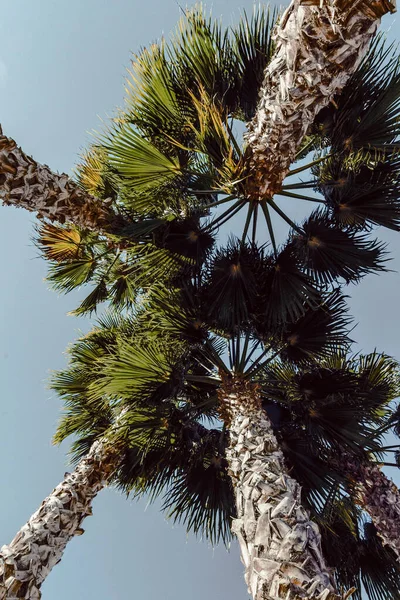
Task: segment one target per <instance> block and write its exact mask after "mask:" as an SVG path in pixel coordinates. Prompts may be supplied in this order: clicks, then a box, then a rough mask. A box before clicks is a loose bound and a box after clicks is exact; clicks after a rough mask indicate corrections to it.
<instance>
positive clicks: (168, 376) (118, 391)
mask: <svg viewBox="0 0 400 600" xmlns="http://www.w3.org/2000/svg"><path fill="white" fill-rule="evenodd" d="M183 351H184V348H183V347H182V345H181V344H179V343H176V342H175V344H174V345H173V347H172V344H170V345H166V344H165V342H163V340H157V341H155V340H153V341H151V342H149V343H146V342H145V340H134V339H133V340H128V339H123V338H119V339H117V347H116V349H115V350H114V352H113V353H112V354H108V355H106V356H104V358H103V359H102V361H100V363H99V364H98V365H97V375H98V378H97V379H96V380H94V381H91V382H90V384H89V386H88V395H89V396H90V399H91V401H93V402H96V401H97V400H101V399H102V398H107V397H109V398H114V399H116V400H121V399H122V400H125V401H128V402H133V401H135V400H138V401H144V400H145V399H153V400H154V399H155V398H156V397H159V396H161V397H168V396H169V395H171V396H174V395H175V394H176V392H177V390H178V389H179V386H180V385H181V379H182V374H181V373H180V371H179V368H177V363H179V359H180V357H181V355H182V352H183Z"/></svg>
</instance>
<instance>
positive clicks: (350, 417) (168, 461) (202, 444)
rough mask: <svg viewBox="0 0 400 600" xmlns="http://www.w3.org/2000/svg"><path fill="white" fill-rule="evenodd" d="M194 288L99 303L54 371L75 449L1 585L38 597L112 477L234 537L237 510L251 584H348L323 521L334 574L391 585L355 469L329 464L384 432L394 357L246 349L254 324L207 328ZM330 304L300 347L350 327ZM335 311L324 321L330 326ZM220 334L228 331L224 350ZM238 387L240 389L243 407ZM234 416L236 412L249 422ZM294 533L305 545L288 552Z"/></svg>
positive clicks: (387, 559) (288, 592)
mask: <svg viewBox="0 0 400 600" xmlns="http://www.w3.org/2000/svg"><path fill="white" fill-rule="evenodd" d="M185 296H186V301H185V302H183V303H181V305H179V304H177V303H176V302H175V301H171V299H170V298H168V295H163V294H162V298H161V302H160V297H158V300H157V307H155V306H153V307H152V308H151V309H150V308H149V307H147V309H146V310H145V311H144V312H143V313H142V314H141V315H139V318H138V316H136V317H132V316H131V317H129V318H127V319H123V318H121V317H117V316H116V317H112V318H111V317H108V318H104V319H103V320H102V322H101V326H100V328H97V329H95V330H94V331H92V332H91V333H90V334H88V335H87V336H85V337H84V338H83V339H81V340H79V341H78V342H77V343H76V344H75V345H74V346H73V347H72V349H71V350H70V353H71V363H70V366H69V368H68V369H67V370H66V371H64V372H61V373H60V374H58V375H57V376H56V378H55V380H54V384H53V386H54V388H55V389H56V390H57V391H58V392H59V393H61V395H62V396H63V397H64V399H65V401H66V413H65V416H64V418H63V420H62V422H61V424H60V426H59V430H58V433H57V436H56V441H62V440H63V439H65V437H67V436H69V435H71V434H75V435H77V436H78V439H77V441H76V442H75V443H74V445H73V451H74V455H75V458H76V459H78V460H79V461H80V462H78V466H77V467H76V469H75V470H74V472H73V473H72V474H71V475H69V474H68V475H66V478H65V479H64V481H63V482H62V483H61V484H60V485H59V486H58V487H57V488H56V489H55V490H54V492H53V493H52V494H51V495H50V496H49V497H48V498H47V499H46V500H45V501H44V502H43V503H42V505H41V507H40V508H39V510H38V511H37V512H36V513H35V514H34V515H33V516H32V517H31V519H30V520H29V522H28V523H27V525H25V526H24V527H23V528H22V530H21V531H20V532H19V534H18V535H17V536H16V538H15V540H14V541H13V542H12V543H11V544H10V545H9V546H8V547H3V549H2V551H1V554H0V556H1V558H2V559H3V560H4V565H3V572H2V573H1V571H0V573H1V574H2V575H3V577H4V580H3V587H1V586H0V593H1V592H2V593H3V597H4V598H5V599H6V598H12V597H14V598H15V597H17V598H35V597H40V592H39V589H40V585H41V583H42V582H43V580H44V578H45V577H46V576H47V574H48V573H49V571H50V569H51V568H52V567H53V566H54V565H55V564H56V563H57V562H58V561H59V560H60V559H61V556H62V553H63V550H64V549H65V546H66V544H67V543H68V541H69V540H70V539H71V538H72V536H73V535H78V534H81V533H83V530H82V529H81V524H82V520H83V519H84V518H85V517H86V516H87V515H88V514H91V501H92V499H93V497H94V496H95V495H96V494H97V493H98V492H99V491H100V489H101V488H102V487H103V486H104V485H105V484H106V483H110V484H112V483H116V484H118V485H120V486H122V487H123V489H124V490H126V491H131V492H132V491H133V492H134V493H136V494H140V493H145V492H146V493H150V494H151V495H152V497H155V496H157V495H159V494H160V493H163V492H164V494H165V502H164V506H165V508H166V509H167V510H168V511H169V512H170V514H172V516H173V517H175V518H177V519H178V520H184V521H185V522H186V523H187V526H188V528H189V529H194V531H197V532H199V531H204V532H205V533H206V534H207V535H208V536H209V537H210V538H211V540H212V541H213V542H215V541H217V540H218V539H219V538H220V537H222V539H224V540H226V541H227V540H228V539H229V528H230V524H231V517H232V516H234V517H235V519H234V525H233V531H234V532H235V533H236V534H237V535H238V537H239V540H240V542H241V546H242V552H243V557H244V558H245V559H246V557H247V558H248V561H247V565H246V566H247V580H248V584H249V586H250V588H252V587H253V586H255V585H258V586H259V588H260V589H259V591H258V592H254V596H255V597H260V598H262V597H266V598H267V597H271V595H272V596H273V595H274V594H275V595H278V596H277V597H279V595H280V596H281V597H286V596H287V597H289V598H291V597H293V598H295V597H298V594H299V593H301V592H300V590H301V588H302V587H303V589H306V590H307V593H308V597H318V596H319V594H320V593H321V592H322V591H323V590H326V593H327V594H328V597H329V595H330V596H331V597H335V596H337V597H340V594H339V593H338V592H334V590H335V584H334V580H333V573H332V572H331V571H329V570H328V569H327V568H326V565H325V561H324V558H323V557H322V549H321V539H320V534H319V531H318V526H317V522H318V523H320V525H322V541H323V546H324V550H325V554H326V555H327V556H328V558H329V560H332V561H335V562H334V563H333V564H335V566H337V571H336V584H337V585H338V586H340V585H341V586H346V588H347V589H349V588H351V587H353V586H356V587H358V585H359V583H360V578H361V579H362V581H363V583H364V585H367V586H370V588H371V590H372V591H371V594H373V593H376V592H377V590H378V593H382V594H383V593H384V594H386V596H385V597H386V598H393V599H394V598H395V597H396V595H395V594H396V593H397V589H398V585H399V583H400V573H399V569H398V567H396V566H395V565H396V563H395V558H394V556H393V555H392V554H390V552H388V551H385V550H384V549H383V548H382V547H381V545H380V542H379V540H378V539H377V538H376V535H372V537H371V536H370V537H369V538H368V539H367V538H366V539H364V538H363V537H361V534H360V533H359V528H360V527H361V523H362V521H361V520H360V515H359V514H358V512H357V509H356V508H355V506H354V504H353V503H351V502H350V504H348V505H346V506H345V505H343V503H345V502H347V503H348V502H349V501H350V499H351V498H352V496H351V494H350V496H349V491H348V490H349V489H351V486H350V488H346V485H347V480H346V478H343V474H342V473H341V471H340V470H339V469H335V468H332V465H331V464H330V461H331V453H332V451H335V452H336V450H337V449H341V450H342V451H343V450H346V451H347V452H348V453H351V454H352V456H354V457H358V456H359V455H360V452H361V453H364V452H365V451H368V450H369V451H371V452H378V451H379V449H380V444H379V436H378V438H377V439H375V438H374V439H371V432H372V431H373V426H374V425H376V424H378V423H379V424H380V425H381V426H382V424H383V423H386V422H387V421H388V420H389V418H390V416H391V411H390V409H389V406H388V404H389V402H390V400H391V398H392V397H393V395H394V394H395V391H396V390H395V386H396V382H395V380H394V371H393V370H394V368H395V365H394V363H393V361H390V360H389V359H388V358H387V357H384V356H383V357H380V356H376V355H372V356H370V357H365V358H363V359H362V360H360V361H356V360H349V359H346V358H345V357H344V356H343V355H339V356H337V357H332V358H326V359H322V364H323V366H321V362H319V363H318V364H317V365H315V364H312V363H310V364H309V365H308V366H307V365H306V364H302V361H300V363H296V361H295V362H293V361H290V362H288V361H287V360H285V361H284V362H282V361H281V360H278V361H277V359H274V358H273V357H274V355H275V354H276V353H275V352H273V351H272V352H270V356H269V357H268V356H267V354H266V353H264V356H263V355H262V354H260V355H259V357H258V358H256V359H255V360H252V358H251V355H252V356H253V357H254V351H253V353H252V350H254V342H255V340H252V339H251V338H250V339H248V340H247V349H246V342H245V340H242V346H241V351H240V352H239V353H236V354H234V352H235V348H236V350H237V349H239V347H238V342H239V337H237V338H236V339H234V338H233V339H230V340H226V338H225V337H224V338H217V337H215V335H210V334H209V333H207V328H206V325H205V323H204V321H202V320H200V319H201V317H202V316H204V313H203V314H202V313H201V311H200V312H198V311H199V304H198V303H197V306H196V303H195V298H193V297H192V298H190V297H189V296H188V294H187V293H186V294H185ZM198 297H199V295H198V294H196V298H198ZM182 306H183V309H182ZM196 308H197V310H195V309H196ZM334 308H335V307H330V308H328V307H326V310H324V311H321V312H320V313H319V315H318V313H317V314H316V319H317V320H319V321H320V327H319V330H318V335H317V336H316V335H315V332H311V331H310V329H309V327H308V328H307V330H308V332H309V335H308V336H303V343H302V344H301V346H300V347H299V348H298V352H300V353H301V352H303V353H305V354H306V353H307V351H308V349H309V348H310V347H311V346H313V347H314V352H315V354H316V355H317V354H319V355H320V356H324V355H325V354H326V352H327V351H328V350H329V348H330V347H332V345H335V344H336V343H337V341H338V340H340V337H341V335H342V333H341V330H342V326H343V322H342V319H341V318H339V319H337V315H336V314H335V309H334ZM336 308H338V307H336ZM148 311H149V312H148ZM337 313H339V314H340V311H339V310H338V311H337ZM327 314H328V315H329V318H328V320H330V327H326V326H325V328H324V326H323V324H322V323H323V322H325V325H326V323H327ZM335 321H336V327H333V323H334V322H335ZM143 327H144V329H143ZM298 327H299V328H301V324H300V323H299V324H298ZM303 327H304V319H303ZM323 330H325V333H326V335H325V339H322V337H321V332H322V331H323ZM280 339H281V338H280V337H279V344H280ZM243 341H244V342H245V344H244V345H243ZM224 345H228V346H230V347H231V357H230V359H228V362H227V364H225V360H224V353H222V354H221V352H223V346H224ZM287 349H288V350H290V344H288V345H287ZM317 350H318V351H317ZM282 353H284V350H283V349H282ZM271 359H272V360H271ZM332 382H335V386H332ZM257 386H258V387H257ZM332 388H333V389H332ZM239 394H240V395H244V394H245V396H246V397H245V399H244V402H243V406H241V412H240V413H239V414H236V410H237V398H238V396H239ZM327 394H328V396H329V397H327ZM367 397H368V402H367V401H366V398H367ZM250 400H253V403H252V402H250ZM232 404H234V406H232ZM311 407H312V408H313V412H312V411H311V410H310V408H311ZM277 410H278V411H281V414H278V412H277ZM243 411H244V412H245V415H249V416H251V417H252V418H253V420H254V422H253V431H254V430H255V431H256V433H258V430H259V429H262V431H261V437H260V439H259V440H257V446H258V447H257V454H256V459H255V461H254V462H255V464H254V462H253V460H252V456H251V455H252V449H251V445H252V437H250V436H243V432H244V431H246V425H245V427H243ZM304 413H305V414H307V413H308V414H309V416H308V419H306V418H304ZM218 414H219V415H220V417H222V419H223V421H224V423H225V426H224V427H223V429H219V430H216V429H208V428H205V427H204V426H203V425H202V424H201V422H200V421H202V420H204V418H206V419H211V420H212V422H215V418H216V416H217V415H218ZM115 415H119V416H117V418H115ZM332 415H334V418H332ZM245 418H246V417H245ZM236 421H239V422H240V423H239V424H240V425H242V427H241V431H239V432H237V430H236V427H237V424H236ZM344 421H346V422H347V424H348V426H347V428H344V427H343V422H344ZM260 423H261V425H260ZM300 425H301V426H300ZM304 426H305V428H304ZM249 430H250V433H251V426H250V425H249V424H247V431H249ZM240 437H241V438H242V439H240ZM278 440H279V445H278ZM266 443H268V447H266ZM243 446H246V452H245V453H243V449H241V447H242V448H243ZM282 450H283V453H282ZM246 455H249V456H247V458H246ZM243 460H244V462H245V464H244V466H243V465H242V462H243ZM265 463H266V464H265ZM288 467H289V468H290V472H289V469H288ZM250 476H251V477H253V478H256V482H254V481H253V482H252V481H251V480H250ZM294 477H296V479H294ZM297 480H298V481H300V482H301V484H302V485H303V489H304V491H303V502H305V505H302V504H301V503H300V486H299V483H298V482H297ZM248 492H250V497H248ZM346 498H347V500H346ZM294 506H295V507H296V508H295V509H294ZM251 507H252V508H251ZM305 507H307V508H305ZM249 511H250V515H252V518H251V519H250V518H249ZM310 512H311V515H312V516H313V520H312V521H311V520H310V516H309V515H310ZM349 522H350V524H349ZM249 528H250V529H249ZM252 529H254V532H253V534H251V533H250V532H251V530H252ZM265 529H267V530H268V531H269V532H270V534H269V535H266V533H265ZM307 531H308V534H307ZM339 532H340V533H339ZM310 534H311V535H312V537H311V535H310ZM254 536H255V537H254ZM358 536H360V539H358ZM341 537H343V538H344V539H345V540H346V544H347V546H350V547H351V551H352V563H351V566H350V565H349V564H347V562H348V560H349V554H348V547H347V548H346V544H344V545H343V547H341V548H340V560H339V557H338V544H339V545H340V538H341ZM338 538H339V539H338ZM268 539H269V544H268V545H266V544H265V542H266V540H268ZM251 540H253V542H251ZM257 540H259V541H258V542H257ZM264 544H265V545H264ZM296 544H301V550H300V548H297V551H295V552H293V548H294V547H296ZM366 552H369V553H372V554H371V556H373V557H374V558H373V559H372V558H367V557H366V556H365V554H366ZM256 553H257V554H258V556H256ZM307 557H308V560H306V559H307ZM357 557H358V558H357ZM261 562H263V564H266V565H269V566H271V565H272V569H271V570H272V572H271V571H268V572H267V573H266V572H261V573H259V572H258V571H256V578H255V573H254V571H255V566H256V565H258V564H260V563H261ZM254 563H255V564H254ZM273 565H275V566H273ZM255 579H257V581H255ZM312 583H314V586H313V587H312ZM267 585H268V592H267V591H266V589H263V588H266V586H267ZM323 586H324V587H323ZM310 588H311V590H310ZM253 591H254V590H253ZM359 593H360V591H358V592H356V597H360V596H359ZM0 597H1V596H0ZM371 597H374V596H373V595H372V596H371Z"/></svg>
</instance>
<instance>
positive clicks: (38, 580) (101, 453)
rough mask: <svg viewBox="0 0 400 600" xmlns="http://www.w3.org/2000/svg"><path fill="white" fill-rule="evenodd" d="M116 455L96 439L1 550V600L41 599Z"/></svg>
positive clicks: (109, 472)
mask: <svg viewBox="0 0 400 600" xmlns="http://www.w3.org/2000/svg"><path fill="white" fill-rule="evenodd" d="M118 459H119V455H118V453H117V452H116V451H115V449H113V450H111V449H110V445H109V444H108V443H107V442H106V440H105V439H103V440H101V441H96V442H94V444H93V445H92V447H91V449H90V451H89V453H88V454H87V456H86V457H85V458H83V459H82V460H81V461H80V462H79V464H78V465H77V467H76V468H75V470H74V471H73V472H72V473H66V474H65V477H64V479H63V481H62V482H61V483H60V484H59V485H58V486H57V487H56V488H55V489H54V490H53V491H52V493H51V494H50V496H48V497H47V498H46V499H45V500H44V501H43V502H42V504H41V505H40V507H39V509H38V510H37V511H36V512H35V513H34V514H33V515H32V516H31V518H30V519H29V521H28V522H27V523H26V524H25V525H24V526H23V527H22V528H21V529H20V531H19V532H18V533H17V535H16V536H15V538H14V539H13V541H12V542H11V543H10V544H9V545H8V546H3V547H2V548H1V550H0V600H15V599H16V598H25V599H26V600H28V599H29V600H39V599H40V597H41V593H40V587H41V585H42V583H43V581H44V580H45V579H46V577H47V575H48V574H49V573H50V571H51V569H52V568H53V567H54V565H56V564H57V563H58V562H60V560H61V557H62V555H63V552H64V550H65V548H66V546H67V544H68V542H69V541H70V540H71V539H72V538H73V537H74V536H75V535H81V534H82V533H83V529H81V524H82V521H83V520H84V519H85V518H86V517H87V516H88V515H91V514H92V509H91V505H92V501H93V499H94V497H95V496H96V495H97V494H98V492H99V491H100V490H101V489H103V487H104V486H105V485H106V484H107V481H108V480H109V478H110V476H111V475H112V473H113V472H114V470H115V468H116V467H117V465H118Z"/></svg>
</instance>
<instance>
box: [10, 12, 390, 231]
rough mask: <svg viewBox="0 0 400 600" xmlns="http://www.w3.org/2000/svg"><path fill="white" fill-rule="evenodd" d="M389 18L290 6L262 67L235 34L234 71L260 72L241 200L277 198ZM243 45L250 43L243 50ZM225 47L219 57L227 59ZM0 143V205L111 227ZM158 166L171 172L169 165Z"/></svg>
mask: <svg viewBox="0 0 400 600" xmlns="http://www.w3.org/2000/svg"><path fill="white" fill-rule="evenodd" d="M394 10H395V0H379V1H376V0H363V1H362V2H358V3H354V2H350V1H349V0H347V1H344V2H340V3H338V2H336V1H335V0H328V1H326V2H320V1H319V0H306V1H304V2H303V1H302V0H300V1H298V0H292V2H291V4H290V5H289V7H288V8H287V10H286V11H285V13H284V14H283V15H282V18H281V20H280V21H279V22H278V23H277V25H276V29H275V51H274V53H270V52H269V53H268V55H267V56H265V57H264V60H263V58H261V57H260V56H256V55H254V54H253V56H251V54H250V53H249V52H248V51H249V50H250V52H251V51H254V50H255V51H256V52H257V53H258V52H260V51H261V52H262V50H263V49H262V47H259V48H257V47H256V46H253V48H252V47H251V42H252V41H254V40H251V39H249V38H247V39H246V33H247V32H246V31H245V29H244V28H243V27H242V30H241V31H240V29H239V36H237V42H238V46H239V59H242V60H241V64H240V63H239V65H236V67H237V66H239V69H240V68H241V67H248V66H255V65H252V64H251V63H252V62H253V63H254V62H255V63H258V65H257V64H256V66H257V67H259V66H260V63H263V62H264V64H263V65H262V66H263V67H266V69H265V73H264V80H263V84H262V86H260V87H261V90H262V92H261V97H260V102H259V103H258V106H257V110H256V112H255V114H254V115H251V117H252V118H251V122H250V124H249V134H248V136H247V139H248V143H249V145H248V149H247V153H246V171H247V176H246V185H245V191H246V197H248V198H252V199H253V200H258V199H260V197H266V198H270V197H272V196H274V195H275V194H276V193H277V192H279V190H280V189H281V184H282V181H283V179H284V177H285V175H286V174H287V172H288V170H289V167H290V164H291V163H292V162H293V160H294V159H295V158H296V154H297V151H298V149H299V147H300V146H301V143H302V141H303V139H304V137H305V135H306V134H307V132H308V130H309V128H310V126H311V125H312V124H313V122H314V120H315V117H316V115H317V114H318V113H319V112H320V110H321V109H323V108H324V107H326V106H327V105H328V104H329V103H330V102H331V100H332V98H333V96H334V95H335V94H337V93H339V92H340V91H341V90H342V89H343V87H344V86H345V84H346V82H347V80H348V78H349V77H350V76H351V74H352V73H353V72H354V70H355V69H356V68H357V66H358V65H359V63H360V60H361V59H362V57H363V55H364V54H365V52H366V50H367V48H368V45H369V43H370V41H371V38H372V36H373V35H374V34H375V32H376V29H377V27H378V25H379V22H380V19H381V17H382V16H383V15H385V14H386V13H388V12H394ZM240 34H245V35H244V36H241V37H240ZM220 41H222V42H223V44H224V45H225V43H226V42H227V40H226V38H221V39H220ZM310 41H311V43H310ZM246 42H250V44H249V45H248V46H247V47H246V45H247V44H246ZM240 45H241V47H240ZM228 46H230V44H227V45H226V48H224V49H225V50H228V51H230V50H231V49H232V48H231V47H229V48H228ZM271 48H272V47H271V46H270V48H269V50H271ZM243 51H244V52H243ZM242 52H243V54H242V56H240V54H241V53H242ZM248 59H250V60H248ZM252 59H253V61H252ZM254 59H256V60H255V61H254ZM268 59H269V60H268ZM246 62H247V63H250V64H246ZM304 65H306V68H305V67H304ZM207 67H210V64H208V65H207ZM209 74H210V73H206V75H209ZM220 74H221V73H218V75H220ZM230 75H232V73H231V74H230ZM241 75H242V77H243V80H247V81H249V79H250V80H251V79H252V76H253V75H254V74H253V73H249V72H243V71H242V73H241ZM255 75H258V77H257V78H254V79H253V81H252V82H251V87H253V88H254V85H255V84H257V83H260V70H259V68H258V73H255ZM192 91H193V90H192ZM207 91H208V92H209V90H207ZM257 91H258V89H257ZM167 98H168V96H167ZM253 101H254V100H253ZM167 111H168V109H167ZM246 116H247V115H246ZM0 136H1V137H0V173H1V180H0V184H1V185H2V192H1V197H2V199H3V202H4V203H5V204H13V205H16V206H21V207H23V208H26V209H28V210H30V211H34V212H37V213H38V215H39V216H40V217H42V218H43V217H46V218H48V219H50V220H52V221H59V222H61V223H64V222H66V221H67V222H70V223H74V224H76V225H78V226H81V227H88V228H90V229H94V230H96V231H108V230H110V229H111V231H112V230H114V229H115V227H116V226H117V227H118V225H119V219H118V216H119V215H117V214H116V211H115V210H114V208H113V207H112V203H113V200H114V201H115V198H112V197H110V198H107V199H105V198H102V199H101V200H99V199H97V198H95V197H93V196H92V195H90V194H88V193H85V192H84V191H82V190H81V189H79V187H78V186H77V185H76V184H75V183H74V182H73V181H71V180H70V179H69V178H68V177H67V176H66V175H65V174H62V175H58V174H56V173H53V172H52V171H51V170H50V169H49V168H48V167H47V166H46V165H40V164H39V163H37V162H36V161H35V160H34V159H33V158H31V157H28V156H27V155H26V154H25V153H24V152H23V151H22V150H21V148H19V147H18V146H17V144H16V142H15V141H14V140H12V139H11V138H7V137H6V136H4V135H2V131H1V130H0ZM278 149H279V150H278ZM147 158H148V159H150V160H153V159H154V158H157V157H156V156H153V157H151V156H150V155H148V157H147ZM165 166H166V168H167V169H168V168H169V169H170V168H171V166H172V165H168V164H166V165H165Z"/></svg>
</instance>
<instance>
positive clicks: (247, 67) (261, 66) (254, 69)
mask: <svg viewBox="0 0 400 600" xmlns="http://www.w3.org/2000/svg"><path fill="white" fill-rule="evenodd" d="M277 16H278V13H277V10H276V9H273V10H272V9H271V8H270V7H264V6H261V5H257V6H254V9H253V12H252V14H251V16H250V17H249V16H248V15H247V13H246V11H244V12H243V15H242V16H241V18H240V21H239V23H238V25H236V26H234V27H233V28H232V32H233V39H234V41H233V51H234V53H235V55H236V57H237V59H236V69H237V72H238V74H237V79H238V83H237V88H238V92H237V96H238V108H237V110H236V111H235V116H236V117H238V118H242V119H243V120H244V121H246V122H248V121H251V119H252V118H253V116H254V114H255V110H256V107H257V103H258V99H259V93H260V89H261V86H262V83H263V81H264V72H265V68H266V66H267V64H268V63H269V62H270V60H271V57H272V55H273V52H274V43H273V40H272V35H271V34H272V28H273V26H274V24H275V21H276V19H277Z"/></svg>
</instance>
